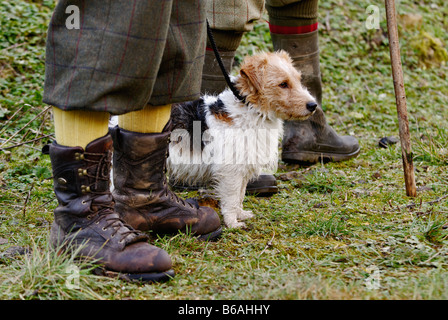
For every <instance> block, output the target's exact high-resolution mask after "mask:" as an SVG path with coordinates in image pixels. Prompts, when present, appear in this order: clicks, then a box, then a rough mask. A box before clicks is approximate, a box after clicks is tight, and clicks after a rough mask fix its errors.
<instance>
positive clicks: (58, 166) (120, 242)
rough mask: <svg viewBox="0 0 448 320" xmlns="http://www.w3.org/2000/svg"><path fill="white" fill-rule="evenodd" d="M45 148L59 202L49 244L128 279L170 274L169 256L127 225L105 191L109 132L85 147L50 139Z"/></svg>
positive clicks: (163, 277)
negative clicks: (62, 144)
mask: <svg viewBox="0 0 448 320" xmlns="http://www.w3.org/2000/svg"><path fill="white" fill-rule="evenodd" d="M47 151H48V152H49V154H50V158H51V164H52V169H53V179H54V191H55V194H56V198H57V200H58V202H59V205H58V207H57V208H56V209H55V210H54V222H53V225H52V228H51V234H50V241H51V244H52V245H53V247H55V248H60V247H62V248H64V249H66V250H73V251H74V252H76V253H77V255H78V256H80V257H84V258H90V259H94V260H95V263H99V264H101V265H103V266H104V267H105V268H106V269H107V270H109V271H115V272H118V273H121V274H124V275H125V278H127V279H133V280H134V279H137V280H143V281H151V282H152V281H164V280H167V279H169V278H170V277H172V276H174V272H173V270H171V266H172V263H171V258H170V257H169V255H168V254H167V253H166V252H165V251H164V250H162V249H159V248H157V247H155V246H152V245H150V244H148V243H147V240H148V237H147V236H146V235H145V234H143V233H141V232H140V231H137V230H134V229H133V228H132V227H131V226H128V225H126V224H125V223H124V222H123V221H122V220H121V219H120V217H119V216H118V214H117V213H116V212H115V211H114V201H113V198H112V194H111V193H110V191H109V185H110V165H111V157H112V156H111V155H112V139H111V137H110V135H106V136H104V137H102V138H99V139H96V140H94V141H93V142H91V143H90V144H89V145H87V147H86V148H85V150H84V149H83V148H81V147H65V146H61V145H58V144H57V143H53V144H51V145H49V147H48V149H47ZM44 152H45V151H44Z"/></svg>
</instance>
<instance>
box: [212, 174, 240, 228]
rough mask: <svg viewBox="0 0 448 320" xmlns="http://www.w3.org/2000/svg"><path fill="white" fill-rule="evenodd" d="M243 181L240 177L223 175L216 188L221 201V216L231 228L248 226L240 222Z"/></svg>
mask: <svg viewBox="0 0 448 320" xmlns="http://www.w3.org/2000/svg"><path fill="white" fill-rule="evenodd" d="M242 185H243V181H242V179H241V178H239V177H235V176H233V177H229V176H224V175H221V177H220V178H219V180H218V183H217V186H216V193H217V195H218V197H219V198H220V200H221V214H222V216H223V218H224V223H225V224H226V226H227V227H229V228H244V227H245V226H246V224H245V223H244V222H239V221H238V217H239V215H240V214H241V211H242V210H243V208H242V203H241V188H242ZM244 188H245V187H244Z"/></svg>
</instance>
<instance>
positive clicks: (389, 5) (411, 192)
mask: <svg viewBox="0 0 448 320" xmlns="http://www.w3.org/2000/svg"><path fill="white" fill-rule="evenodd" d="M385 2H386V17H387V30H388V33H389V49H390V59H391V63H392V75H393V79H394V89H395V100H396V103H397V112H398V128H399V132H400V141H401V155H402V159H403V170H404V182H405V185H406V195H407V196H409V197H415V196H416V195H417V190H416V187H415V175H414V164H413V159H412V157H413V155H412V150H411V139H410V134H409V121H408V111H407V105H406V93H405V89H404V80H403V70H402V66H401V56H400V45H399V41H398V29H397V16H396V9H395V0H385Z"/></svg>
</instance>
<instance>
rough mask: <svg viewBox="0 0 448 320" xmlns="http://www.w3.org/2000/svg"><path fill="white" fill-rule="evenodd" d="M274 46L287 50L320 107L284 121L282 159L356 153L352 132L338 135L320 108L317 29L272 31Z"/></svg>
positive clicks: (346, 156)
mask: <svg viewBox="0 0 448 320" xmlns="http://www.w3.org/2000/svg"><path fill="white" fill-rule="evenodd" d="M271 38H272V42H273V45H274V49H275V50H280V49H283V50H285V51H287V52H288V53H289V54H290V56H291V58H292V59H293V61H294V66H295V67H296V68H297V69H298V70H299V71H300V72H301V73H302V83H303V85H304V86H305V87H306V88H307V89H308V90H309V91H310V93H311V95H312V96H313V97H315V98H316V101H317V102H318V105H319V107H318V108H317V109H316V111H315V113H314V114H313V115H312V116H311V117H310V118H308V119H307V120H305V121H285V124H284V136H283V141H282V160H283V161H285V162H288V163H301V164H313V163H316V162H319V161H324V162H327V161H344V160H348V159H350V158H353V157H356V156H357V155H358V154H359V151H360V148H359V144H358V140H357V139H356V138H355V137H351V136H339V135H338V134H337V133H336V132H335V131H334V129H333V128H331V127H330V126H329V125H328V123H327V121H326V119H325V115H324V112H323V110H322V108H321V107H320V106H321V105H322V81H321V76H320V65H319V41H318V30H316V31H313V32H309V33H305V34H276V33H271Z"/></svg>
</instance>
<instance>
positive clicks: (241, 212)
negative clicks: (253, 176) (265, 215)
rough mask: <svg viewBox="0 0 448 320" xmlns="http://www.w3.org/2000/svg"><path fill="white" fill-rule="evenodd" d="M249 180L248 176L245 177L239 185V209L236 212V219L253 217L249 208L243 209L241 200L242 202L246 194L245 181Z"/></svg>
mask: <svg viewBox="0 0 448 320" xmlns="http://www.w3.org/2000/svg"><path fill="white" fill-rule="evenodd" d="M248 182H249V178H247V177H245V178H244V179H243V182H242V185H241V190H240V200H239V201H240V202H239V203H240V210H239V212H238V216H237V219H238V220H246V219H250V218H253V217H254V214H253V213H252V211H251V210H244V209H243V202H244V197H245V195H246V187H247V183H248Z"/></svg>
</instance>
